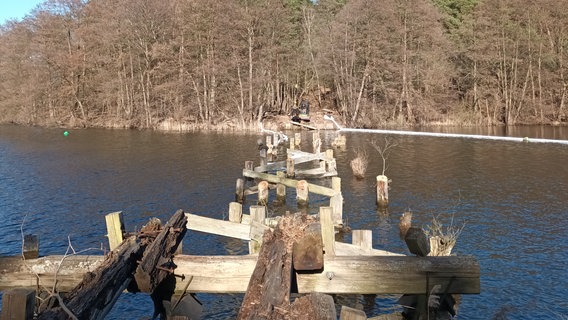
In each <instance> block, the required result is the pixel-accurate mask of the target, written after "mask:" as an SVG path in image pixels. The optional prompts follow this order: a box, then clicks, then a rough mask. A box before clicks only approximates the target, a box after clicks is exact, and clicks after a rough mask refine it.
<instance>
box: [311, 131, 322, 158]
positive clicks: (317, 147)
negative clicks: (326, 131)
mask: <svg viewBox="0 0 568 320" xmlns="http://www.w3.org/2000/svg"><path fill="white" fill-rule="evenodd" d="M312 146H313V148H314V153H316V154H317V153H320V152H321V139H320V136H319V132H314V133H313V135H312Z"/></svg>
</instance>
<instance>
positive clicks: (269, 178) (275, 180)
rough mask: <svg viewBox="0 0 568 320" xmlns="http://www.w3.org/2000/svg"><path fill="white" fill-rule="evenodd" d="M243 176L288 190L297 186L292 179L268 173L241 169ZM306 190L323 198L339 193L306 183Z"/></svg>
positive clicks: (295, 181)
mask: <svg viewBox="0 0 568 320" xmlns="http://www.w3.org/2000/svg"><path fill="white" fill-rule="evenodd" d="M243 176H245V177H248V178H254V179H262V180H266V181H268V182H270V183H281V184H283V185H285V186H287V187H289V188H296V186H297V185H298V181H297V180H294V179H289V178H281V177H278V176H276V175H272V174H268V173H261V172H255V171H252V170H247V169H243ZM308 189H309V190H310V192H312V193H316V194H321V195H324V196H327V197H332V196H334V195H336V194H338V193H339V191H337V190H333V189H331V188H327V187H322V186H318V185H317V184H313V183H308Z"/></svg>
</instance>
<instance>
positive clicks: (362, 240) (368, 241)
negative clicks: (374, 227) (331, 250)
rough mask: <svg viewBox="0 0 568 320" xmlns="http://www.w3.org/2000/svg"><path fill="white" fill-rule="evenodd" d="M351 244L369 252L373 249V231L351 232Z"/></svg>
mask: <svg viewBox="0 0 568 320" xmlns="http://www.w3.org/2000/svg"><path fill="white" fill-rule="evenodd" d="M351 243H352V244H354V245H356V246H359V247H361V248H362V249H364V250H366V251H371V249H373V231H371V230H353V236H352V239H351Z"/></svg>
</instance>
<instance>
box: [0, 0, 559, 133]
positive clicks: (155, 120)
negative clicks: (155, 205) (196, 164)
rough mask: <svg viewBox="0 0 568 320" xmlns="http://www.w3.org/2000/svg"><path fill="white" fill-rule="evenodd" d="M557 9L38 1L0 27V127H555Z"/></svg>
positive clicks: (445, 1) (470, 1)
mask: <svg viewBox="0 0 568 320" xmlns="http://www.w3.org/2000/svg"><path fill="white" fill-rule="evenodd" d="M566 4H567V3H566V0H561V1H558V0H540V1H530V0H380V1H379V0H317V1H315V0H47V1H45V2H43V3H42V4H41V5H39V6H37V7H36V8H35V9H34V10H33V11H32V12H30V14H28V15H27V16H26V17H25V18H23V19H21V20H10V21H7V22H5V23H4V24H2V25H1V26H0V43H1V44H2V45H1V46H0V122H2V123H16V124H23V125H40V126H57V125H59V126H62V125H65V126H73V127H108V128H110V127H121V128H156V126H158V125H159V124H160V123H162V122H164V121H170V122H174V123H185V124H191V125H195V126H197V127H210V126H219V125H228V126H230V127H235V128H247V127H254V125H255V124H256V123H258V122H259V121H262V119H263V118H264V117H266V116H268V115H286V114H289V112H290V111H291V108H292V107H293V106H294V105H295V104H296V103H298V101H299V99H302V98H305V99H308V100H309V101H310V104H311V106H313V107H312V109H314V110H318V108H319V109H321V108H325V109H330V110H333V111H334V113H336V114H338V115H339V116H340V117H341V118H342V120H343V122H344V123H346V124H347V125H349V126H352V127H366V128H374V127H379V126H384V125H399V126H413V125H432V124H449V125H470V126H493V125H520V124H552V125H562V124H566V123H568V116H567V111H566V103H567V102H566V100H567V99H568V97H567V90H568V67H567V64H568V10H566Z"/></svg>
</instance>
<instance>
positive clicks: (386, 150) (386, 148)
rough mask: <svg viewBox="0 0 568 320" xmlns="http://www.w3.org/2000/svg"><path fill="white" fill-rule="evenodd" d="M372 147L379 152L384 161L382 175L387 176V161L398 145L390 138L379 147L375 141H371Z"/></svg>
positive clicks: (386, 138)
mask: <svg viewBox="0 0 568 320" xmlns="http://www.w3.org/2000/svg"><path fill="white" fill-rule="evenodd" d="M371 145H372V146H373V148H375V150H377V151H378V152H379V154H380V155H381V158H382V159H383V171H382V175H385V172H386V171H387V159H388V157H389V155H390V152H391V151H392V149H393V148H395V147H396V146H398V143H396V142H393V141H392V139H390V138H389V137H385V143H384V145H379V144H378V143H377V142H376V141H375V140H371Z"/></svg>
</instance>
